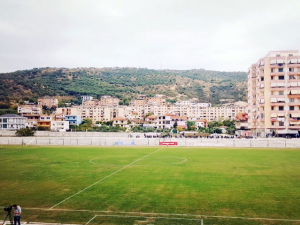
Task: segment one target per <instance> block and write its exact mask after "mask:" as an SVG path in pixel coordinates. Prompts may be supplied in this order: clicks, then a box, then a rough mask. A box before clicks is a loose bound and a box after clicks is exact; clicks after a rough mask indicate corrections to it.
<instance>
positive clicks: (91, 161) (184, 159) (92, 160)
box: [89, 156, 188, 166]
mask: <svg viewBox="0 0 300 225" xmlns="http://www.w3.org/2000/svg"><path fill="white" fill-rule="evenodd" d="M159 158H175V159H183V160H182V161H180V162H176V163H170V165H175V164H182V163H185V162H187V161H188V160H187V158H182V157H176V156H164V157H159ZM96 159H99V158H94V159H91V160H90V161H89V162H90V163H93V164H98V165H105V166H118V165H116V164H101V163H97V162H94V160H96ZM166 165H168V164H166Z"/></svg>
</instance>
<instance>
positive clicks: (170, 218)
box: [85, 215, 203, 225]
mask: <svg viewBox="0 0 300 225" xmlns="http://www.w3.org/2000/svg"><path fill="white" fill-rule="evenodd" d="M98 216H99V217H116V218H145V219H167V220H185V221H199V222H201V225H203V219H185V218H176V217H173V218H172V217H161V216H160V217H153V216H150V217H145V216H119V215H95V216H94V217H93V218H92V219H90V220H89V221H88V222H87V223H86V224H85V225H87V224H89V223H90V222H91V221H92V220H94V219H95V218H96V217H98Z"/></svg>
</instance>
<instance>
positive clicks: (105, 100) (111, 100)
mask: <svg viewBox="0 0 300 225" xmlns="http://www.w3.org/2000/svg"><path fill="white" fill-rule="evenodd" d="M119 102H120V99H118V98H115V97H112V96H109V95H103V96H101V98H100V105H102V106H118V105H119Z"/></svg>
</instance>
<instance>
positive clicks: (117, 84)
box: [0, 67, 247, 104]
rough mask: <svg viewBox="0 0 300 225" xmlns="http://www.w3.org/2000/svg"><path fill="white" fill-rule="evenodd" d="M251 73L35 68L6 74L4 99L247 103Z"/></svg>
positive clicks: (0, 97)
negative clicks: (109, 97) (163, 97)
mask: <svg viewBox="0 0 300 225" xmlns="http://www.w3.org/2000/svg"><path fill="white" fill-rule="evenodd" d="M246 80H247V75H246V73H245V72H219V71H209V70H204V69H200V70H153V69H147V68H119V67H114V68H74V69H68V68H34V69H32V70H21V71H16V72H12V73H1V74H0V101H2V102H3V101H7V100H9V99H10V100H12V99H14V100H17V101H19V100H34V99H36V98H37V97H40V96H45V95H50V96H74V97H76V98H77V102H78V101H79V100H80V96H81V95H91V96H94V97H95V98H99V97H100V96H101V95H112V96H116V97H118V98H121V99H125V98H127V99H128V98H134V97H136V96H137V95H138V94H146V95H156V94H164V95H166V96H168V98H170V99H177V100H179V99H187V98H194V97H196V98H199V99H200V100H201V101H204V102H207V101H209V102H212V103H213V104H219V103H224V102H226V100H225V101H224V99H233V100H234V101H239V100H243V101H245V100H246V90H247V86H246Z"/></svg>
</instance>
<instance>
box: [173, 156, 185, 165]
mask: <svg viewBox="0 0 300 225" xmlns="http://www.w3.org/2000/svg"><path fill="white" fill-rule="evenodd" d="M170 157H172V158H177V159H183V160H182V161H181V162H177V163H171V164H182V163H186V162H187V161H188V160H187V158H182V157H175V156H170Z"/></svg>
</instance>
